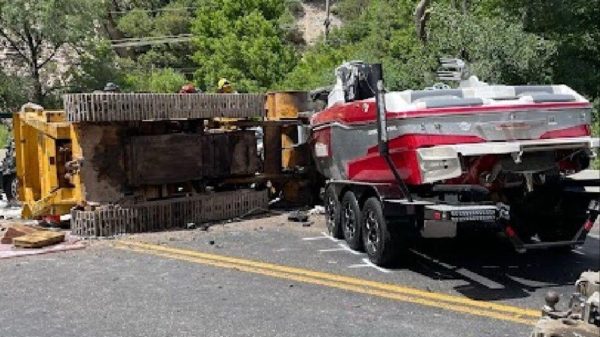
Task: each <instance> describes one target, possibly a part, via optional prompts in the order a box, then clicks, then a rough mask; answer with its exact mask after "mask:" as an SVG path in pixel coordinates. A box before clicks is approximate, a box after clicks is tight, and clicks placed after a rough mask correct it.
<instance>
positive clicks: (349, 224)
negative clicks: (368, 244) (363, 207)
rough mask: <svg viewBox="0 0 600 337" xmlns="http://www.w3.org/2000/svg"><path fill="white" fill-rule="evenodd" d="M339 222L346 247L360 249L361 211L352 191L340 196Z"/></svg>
mask: <svg viewBox="0 0 600 337" xmlns="http://www.w3.org/2000/svg"><path fill="white" fill-rule="evenodd" d="M340 217H341V223H342V231H343V233H344V239H345V240H346V242H347V243H348V247H350V248H352V249H354V250H361V249H362V240H361V213H360V206H359V205H358V200H356V196H355V195H354V193H353V192H352V191H348V192H346V193H345V194H344V197H343V198H342V208H341V214H340Z"/></svg>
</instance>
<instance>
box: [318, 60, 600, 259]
mask: <svg viewBox="0 0 600 337" xmlns="http://www.w3.org/2000/svg"><path fill="white" fill-rule="evenodd" d="M336 74H337V83H336V85H335V86H334V87H333V89H332V90H331V91H330V92H329V94H328V101H327V107H326V108H325V109H323V110H322V111H320V112H318V113H316V114H314V115H313V116H312V118H311V121H310V128H311V146H312V152H313V157H314V159H315V162H316V166H317V169H318V171H319V172H320V173H321V174H322V175H323V176H324V177H325V178H326V180H327V186H326V189H325V206H326V209H327V214H328V221H327V226H328V229H329V231H330V233H331V234H332V235H333V236H336V237H339V238H342V237H344V238H345V239H346V241H347V242H348V244H349V246H350V247H352V248H356V249H361V248H364V249H365V250H366V251H367V254H368V255H369V257H370V258H371V260H372V261H373V262H375V263H378V264H385V263H388V262H389V261H390V256H391V253H390V252H391V251H393V250H394V249H392V248H390V245H391V246H394V245H395V244H393V243H390V242H393V241H394V240H391V239H390V237H392V236H393V235H399V236H401V237H404V238H407V237H415V236H420V237H430V238H438V237H453V236H456V235H457V233H458V232H460V231H461V228H470V229H472V228H477V227H485V228H494V229H497V230H503V231H504V232H506V234H507V235H508V236H509V237H510V238H511V240H512V241H513V243H515V246H516V248H517V249H518V250H525V249H529V248H540V247H550V246H566V247H570V246H573V245H576V244H582V243H583V240H584V239H585V236H586V234H587V232H588V231H589V230H590V229H591V227H592V225H593V222H594V220H595V219H596V217H597V215H598V212H600V202H599V201H598V200H597V199H599V196H600V194H599V193H596V194H581V193H579V194H577V193H575V194H569V193H570V192H569V191H571V192H572V191H573V190H575V191H579V190H580V189H581V185H577V184H574V185H573V184H572V183H571V181H570V180H569V179H568V178H567V176H568V175H569V174H572V173H576V172H579V171H581V170H584V169H586V168H587V167H588V166H589V165H590V161H591V159H592V158H593V157H594V156H595V155H596V151H597V148H598V145H599V140H598V138H594V137H592V135H591V127H590V123H591V118H592V116H591V115H592V110H591V109H592V107H591V104H590V103H589V102H588V101H587V100H586V99H585V98H584V97H583V96H581V95H579V94H578V93H577V92H575V91H574V90H572V89H571V88H569V87H567V86H565V85H521V86H519V85H514V86H512V85H491V84H487V83H484V82H481V81H479V80H478V79H477V78H476V77H474V76H472V77H470V78H469V79H468V80H464V81H461V82H460V85H458V87H457V88H450V87H448V86H447V85H442V84H440V85H436V86H435V87H434V88H429V89H427V90H405V91H397V92H387V93H385V92H384V90H383V81H382V79H381V78H382V77H381V66H380V65H368V64H364V63H362V62H351V63H346V64H344V65H342V66H341V67H339V68H338V69H337V70H336ZM598 178H599V179H595V182H594V181H592V183H595V184H596V185H600V183H599V182H600V177H598ZM592 180H594V179H592ZM573 186H574V187H573ZM569 188H570V190H568V189H569ZM400 232H403V233H404V234H402V235H400V234H398V233H400ZM393 233H396V234H393Z"/></svg>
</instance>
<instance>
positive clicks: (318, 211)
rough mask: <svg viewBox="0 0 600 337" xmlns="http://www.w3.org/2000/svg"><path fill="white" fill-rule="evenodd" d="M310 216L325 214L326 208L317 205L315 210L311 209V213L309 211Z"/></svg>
mask: <svg viewBox="0 0 600 337" xmlns="http://www.w3.org/2000/svg"><path fill="white" fill-rule="evenodd" d="M308 214H309V215H313V214H325V207H323V206H321V205H317V206H315V207H314V208H313V209H311V210H310V211H308Z"/></svg>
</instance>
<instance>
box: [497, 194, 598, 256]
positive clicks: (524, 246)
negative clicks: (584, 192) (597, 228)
mask: <svg viewBox="0 0 600 337" xmlns="http://www.w3.org/2000/svg"><path fill="white" fill-rule="evenodd" d="M586 214H587V218H586V220H585V221H584V223H583V225H581V227H580V228H579V230H578V231H577V233H576V234H575V235H574V236H573V239H571V240H567V241H554V242H536V243H524V242H523V240H521V238H520V237H519V235H518V234H517V232H516V231H515V230H514V229H513V228H512V227H511V225H510V224H509V223H508V221H506V222H505V223H504V232H505V234H506V236H508V239H509V240H510V242H511V243H512V244H513V246H514V247H515V250H516V251H517V252H519V253H525V252H526V251H527V250H528V249H536V248H550V247H560V246H575V245H582V244H583V243H584V241H585V238H586V237H587V235H588V233H589V232H590V230H591V229H592V227H594V222H595V221H596V219H598V215H599V214H600V201H599V200H591V201H590V203H589V204H588V209H587V211H586Z"/></svg>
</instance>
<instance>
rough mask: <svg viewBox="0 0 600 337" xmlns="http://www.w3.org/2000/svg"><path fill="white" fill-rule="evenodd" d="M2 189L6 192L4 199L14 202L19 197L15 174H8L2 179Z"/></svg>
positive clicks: (17, 181)
mask: <svg viewBox="0 0 600 337" xmlns="http://www.w3.org/2000/svg"><path fill="white" fill-rule="evenodd" d="M2 182H3V184H4V186H2V189H3V190H4V193H5V194H6V201H8V202H14V201H16V200H17V199H18V197H19V180H18V179H17V176H16V175H15V174H9V175H7V176H5V177H4V178H3V179H2Z"/></svg>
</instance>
